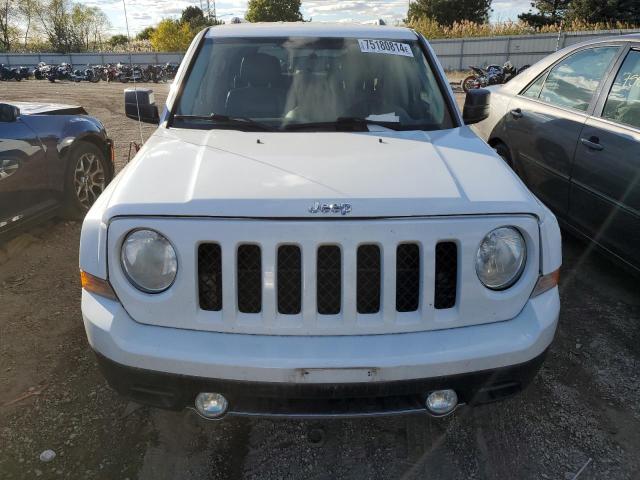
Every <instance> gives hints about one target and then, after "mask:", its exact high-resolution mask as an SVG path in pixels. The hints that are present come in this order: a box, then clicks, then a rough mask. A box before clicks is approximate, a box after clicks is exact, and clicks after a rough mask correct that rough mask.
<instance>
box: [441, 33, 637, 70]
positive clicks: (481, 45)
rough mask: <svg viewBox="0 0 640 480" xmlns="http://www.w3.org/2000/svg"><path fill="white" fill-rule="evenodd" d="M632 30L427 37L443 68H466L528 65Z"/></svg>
mask: <svg viewBox="0 0 640 480" xmlns="http://www.w3.org/2000/svg"><path fill="white" fill-rule="evenodd" d="M637 32H640V29H636V30H596V31H589V32H565V33H561V34H560V35H558V34H557V33H545V34H538V35H517V36H512V37H483V38H455V39H446V40H431V41H430V43H431V45H432V46H433V49H434V50H435V52H436V54H437V55H438V58H439V59H440V62H441V63H442V66H443V67H444V69H445V70H466V69H467V67H468V66H469V65H477V66H487V65H491V64H502V63H504V62H506V61H507V60H510V61H511V63H513V64H514V65H515V66H516V67H521V66H522V65H527V64H528V65H531V64H533V63H535V62H537V61H538V60H540V59H542V58H544V57H546V56H547V55H549V54H550V53H553V52H555V51H556V50H559V49H561V48H564V47H568V46H569V45H572V44H574V43H579V42H583V41H585V40H589V39H592V38H595V37H604V36H611V35H625V34H629V33H637Z"/></svg>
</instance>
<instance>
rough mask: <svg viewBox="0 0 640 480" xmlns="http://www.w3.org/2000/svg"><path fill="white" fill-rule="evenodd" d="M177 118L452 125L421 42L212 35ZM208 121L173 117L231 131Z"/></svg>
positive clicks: (282, 124)
mask: <svg viewBox="0 0 640 480" xmlns="http://www.w3.org/2000/svg"><path fill="white" fill-rule="evenodd" d="M174 113H175V114H176V115H178V116H200V117H206V116H208V115H211V114H216V115H224V116H228V117H233V118H243V119H250V120H253V121H255V122H260V124H262V125H268V126H269V127H271V128H273V129H286V127H287V126H292V125H295V126H296V127H300V126H301V125H302V124H318V123H320V124H322V123H332V122H333V123H335V122H336V121H337V120H338V119H345V118H348V119H354V118H355V119H368V120H372V121H378V122H388V123H389V124H393V126H394V127H395V128H396V129H398V128H400V129H423V130H437V129H444V128H451V127H452V126H453V123H452V120H451V116H450V113H449V110H448V108H447V106H446V103H445V100H444V97H443V94H442V91H441V89H440V87H439V86H438V83H437V81H436V78H435V75H434V72H433V70H432V68H431V66H430V65H429V63H428V61H427V59H426V58H425V56H424V54H423V53H422V50H421V48H420V45H419V43H418V41H417V40H396V41H389V40H375V39H356V38H300V37H289V38H216V39H212V38H209V39H206V40H205V43H204V45H203V46H202V48H201V49H200V51H199V53H198V56H197V58H196V60H195V63H194V65H193V68H192V70H191V73H190V75H189V77H188V78H187V80H186V82H185V86H184V90H183V93H182V95H181V97H180V99H179V103H178V105H177V106H176V110H175V112H174ZM206 120H207V119H206V118H199V119H198V118H184V117H182V118H175V119H174V123H173V125H174V126H176V127H186V128H194V127H197V128H203V127H205V126H206V127H210V128H225V126H224V125H222V124H221V123H219V122H214V121H210V122H207V121H206ZM207 124H208V125H207ZM229 126H230V124H227V125H226V127H227V128H228V127H229ZM310 127H317V128H321V127H322V126H321V125H310ZM231 128H234V129H242V128H243V126H242V125H241V124H239V123H238V122H236V123H234V124H233V125H232V126H231Z"/></svg>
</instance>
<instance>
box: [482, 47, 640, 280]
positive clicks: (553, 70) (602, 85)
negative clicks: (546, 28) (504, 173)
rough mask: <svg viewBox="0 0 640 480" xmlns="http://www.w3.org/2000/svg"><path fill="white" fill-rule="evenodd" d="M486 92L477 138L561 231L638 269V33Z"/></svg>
mask: <svg viewBox="0 0 640 480" xmlns="http://www.w3.org/2000/svg"><path fill="white" fill-rule="evenodd" d="M490 90H491V92H492V95H491V115H490V117H489V118H488V119H487V120H485V121H484V122H482V123H480V124H478V126H477V130H478V132H479V133H480V134H481V136H483V138H485V139H486V140H487V141H488V143H489V144H490V145H491V146H493V147H494V148H495V149H496V150H497V151H498V153H499V154H500V155H501V156H502V157H503V158H504V159H505V161H507V162H508V163H509V164H510V165H511V166H512V167H513V169H514V170H515V171H516V172H517V173H518V175H520V177H521V178H522V179H523V180H524V182H525V183H526V184H527V186H528V187H529V188H530V189H531V190H532V191H533V192H534V193H535V194H536V195H537V196H538V197H539V198H540V199H541V200H542V201H543V202H545V203H546V204H547V205H548V206H549V207H550V208H551V209H552V210H553V211H554V213H555V214H556V216H557V217H558V220H560V221H561V223H562V224H563V225H564V226H565V227H566V228H567V229H569V230H570V231H573V232H575V233H577V234H579V235H580V236H583V237H586V238H587V239H589V240H590V241H591V242H593V243H594V244H595V245H597V246H599V247H601V248H602V249H603V250H605V251H606V252H608V253H609V254H611V255H612V256H614V257H616V258H617V259H619V260H621V261H622V262H624V263H625V264H626V265H628V266H630V267H631V268H632V269H633V270H635V271H636V272H640V35H628V36H619V37H613V38H604V39H602V38H601V39H597V40H592V41H589V42H585V43H581V44H578V45H573V46H571V47H568V48H566V49H564V50H561V51H559V52H556V53H555V54H553V55H550V56H549V57H547V58H545V59H543V60H541V61H540V62H538V63H536V64H535V65H533V66H532V67H531V68H529V69H528V70H527V71H525V72H524V73H523V74H522V75H520V76H518V77H516V78H515V79H514V80H512V81H511V82H509V83H508V84H506V85H504V86H503V87H499V88H491V87H490Z"/></svg>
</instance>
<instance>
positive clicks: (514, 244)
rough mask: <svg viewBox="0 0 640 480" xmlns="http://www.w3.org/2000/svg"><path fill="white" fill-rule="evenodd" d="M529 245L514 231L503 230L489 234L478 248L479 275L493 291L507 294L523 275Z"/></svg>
mask: <svg viewBox="0 0 640 480" xmlns="http://www.w3.org/2000/svg"><path fill="white" fill-rule="evenodd" d="M526 258H527V245H526V243H525V241H524V238H523V237H522V234H521V233H520V232H519V231H518V230H517V229H516V228H514V227H500V228H496V229H495V230H492V231H491V232H489V233H488V234H487V235H486V236H485V237H484V239H483V240H482V243H481V244H480V246H479V247H478V253H477V254H476V273H477V274H478V278H479V279H480V281H481V282H482V284H483V285H484V286H485V287H487V288H490V289H491V290H504V289H506V288H509V287H510V286H511V285H513V284H514V283H516V282H517V281H518V279H519V278H520V275H522V271H523V270H524V266H525V263H526Z"/></svg>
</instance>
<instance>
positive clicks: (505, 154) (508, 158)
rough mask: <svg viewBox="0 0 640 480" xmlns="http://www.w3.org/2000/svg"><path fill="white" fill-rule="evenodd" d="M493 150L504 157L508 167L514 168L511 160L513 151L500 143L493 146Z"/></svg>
mask: <svg viewBox="0 0 640 480" xmlns="http://www.w3.org/2000/svg"><path fill="white" fill-rule="evenodd" d="M493 149H494V150H495V151H496V153H497V154H498V155H500V156H501V157H502V159H503V160H504V162H505V163H506V164H507V165H509V166H510V167H511V168H513V161H512V160H511V151H510V150H509V147H507V146H506V145H505V144H504V143H502V142H498V143H496V144H495V145H494V146H493Z"/></svg>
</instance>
